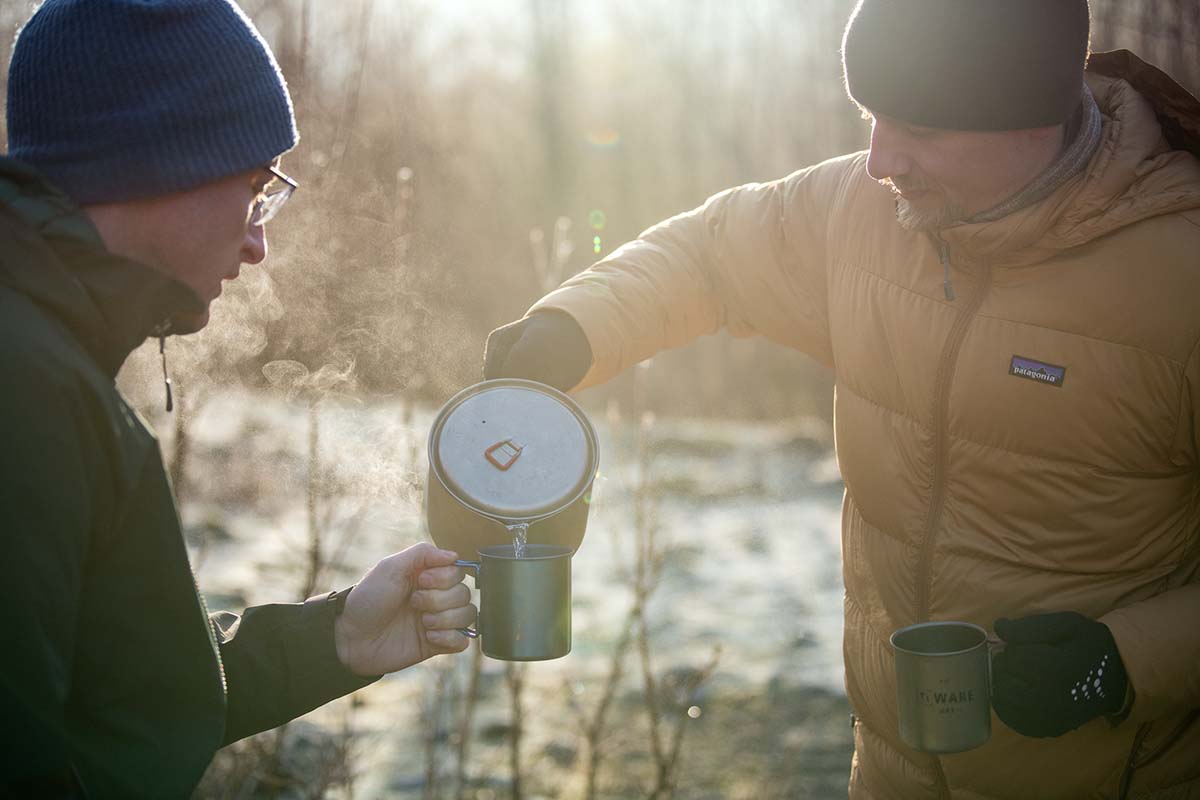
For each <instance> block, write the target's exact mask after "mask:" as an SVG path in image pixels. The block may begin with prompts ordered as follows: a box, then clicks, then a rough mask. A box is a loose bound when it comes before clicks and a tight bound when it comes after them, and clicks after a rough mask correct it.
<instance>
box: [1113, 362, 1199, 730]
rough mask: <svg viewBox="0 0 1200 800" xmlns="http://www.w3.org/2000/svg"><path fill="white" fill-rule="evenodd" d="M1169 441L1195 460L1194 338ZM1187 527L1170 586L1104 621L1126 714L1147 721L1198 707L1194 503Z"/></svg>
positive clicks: (1189, 460)
mask: <svg viewBox="0 0 1200 800" xmlns="http://www.w3.org/2000/svg"><path fill="white" fill-rule="evenodd" d="M1177 430H1178V432H1177V434H1176V441H1175V447H1176V452H1177V454H1178V456H1177V457H1178V459H1179V461H1180V463H1184V464H1190V465H1191V466H1192V467H1193V468H1197V467H1198V466H1200V341H1197V342H1196V344H1195V345H1194V346H1193V348H1192V352H1191V356H1190V358H1189V360H1188V364H1187V368H1186V370H1185V372H1184V380H1183V389H1182V402H1181V403H1180V412H1179V424H1178V426H1177ZM1190 520H1191V525H1192V526H1193V527H1192V531H1191V537H1190V540H1189V541H1188V543H1187V545H1186V547H1185V551H1184V556H1183V559H1182V561H1181V562H1180V564H1179V565H1178V566H1177V567H1176V569H1175V571H1174V572H1173V573H1172V577H1171V578H1169V579H1168V580H1169V585H1170V586H1171V587H1172V588H1170V589H1168V590H1167V591H1165V592H1163V593H1162V594H1159V595H1156V596H1154V597H1151V598H1149V599H1147V600H1143V601H1141V602H1139V603H1134V604H1133V605H1130V606H1127V607H1125V608H1118V609H1116V610H1115V611H1112V612H1110V613H1108V614H1106V615H1104V616H1103V617H1101V618H1100V621H1101V622H1103V623H1104V624H1106V625H1108V627H1109V630H1111V631H1112V634H1113V639H1114V640H1116V643H1117V649H1118V650H1119V651H1120V653H1121V660H1122V661H1123V662H1124V663H1125V669H1126V671H1127V672H1128V673H1129V680H1130V683H1131V684H1132V685H1133V692H1134V702H1133V706H1132V707H1131V708H1130V712H1129V713H1130V717H1131V718H1133V719H1134V720H1136V721H1138V722H1148V721H1150V720H1154V719H1158V718H1159V717H1163V716H1166V715H1168V714H1172V713H1177V712H1179V711H1181V710H1185V709H1195V708H1200V507H1197V505H1196V504H1195V503H1193V504H1192V508H1191V510H1190Z"/></svg>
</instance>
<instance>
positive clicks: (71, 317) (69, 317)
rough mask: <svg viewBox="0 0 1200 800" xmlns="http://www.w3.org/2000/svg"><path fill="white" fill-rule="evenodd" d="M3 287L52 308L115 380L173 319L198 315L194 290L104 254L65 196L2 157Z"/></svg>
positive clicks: (0, 257) (87, 222) (85, 221)
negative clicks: (127, 362) (149, 338)
mask: <svg viewBox="0 0 1200 800" xmlns="http://www.w3.org/2000/svg"><path fill="white" fill-rule="evenodd" d="M0 238H2V239H3V240H5V245H4V247H3V248H0V284H3V285H5V286H9V287H11V288H13V289H15V290H17V291H19V292H21V293H23V294H25V295H26V296H28V297H29V298H30V299H31V300H33V301H34V302H35V303H37V304H38V305H40V306H42V307H43V308H46V309H47V310H49V311H50V312H51V313H52V314H54V315H55V316H56V317H58V318H59V319H60V320H62V322H63V323H64V324H65V325H66V326H67V327H68V328H69V329H70V330H71V331H72V333H74V335H75V336H76V338H77V339H78V340H79V342H80V343H81V344H82V345H83V347H84V348H85V349H86V350H87V351H88V352H89V354H90V355H91V356H92V357H93V358H94V359H95V360H96V361H97V362H98V363H99V365H100V366H101V368H102V369H103V370H104V372H105V373H106V374H108V375H109V376H110V377H113V378H115V377H116V374H117V372H118V370H120V368H121V364H122V363H124V361H125V359H126V358H127V357H128V356H129V354H130V353H131V352H132V351H133V350H134V349H135V348H136V347H138V345H140V344H141V343H142V342H143V341H145V339H146V337H147V336H150V335H151V334H154V335H159V334H160V333H163V334H165V333H169V331H170V322H169V321H170V319H171V318H172V316H174V315H176V314H179V313H183V312H192V311H197V310H203V304H202V303H201V301H200V299H199V298H198V297H197V296H196V295H195V293H194V292H192V290H191V289H189V288H188V287H186V286H185V285H183V284H182V283H180V282H179V281H177V280H175V279H173V278H171V277H169V276H167V275H165V274H163V273H161V272H159V271H157V270H155V269H153V268H152V267H149V266H147V265H145V264H142V263H140V262H137V261H133V260H131V259H127V258H123V257H121V256H118V255H116V254H114V253H111V252H109V251H108V249H107V248H106V247H105V246H104V242H103V241H102V240H101V238H100V234H99V232H98V231H97V230H96V229H95V227H94V226H93V225H92V224H91V221H90V220H89V219H88V218H87V216H86V215H85V214H84V213H83V212H82V211H81V210H80V209H79V208H78V206H76V205H75V204H74V203H73V202H72V201H71V200H70V198H68V197H67V196H66V195H64V194H62V193H61V192H59V191H58V190H57V189H55V188H54V187H53V186H51V185H50V184H49V183H47V182H46V180H45V179H44V178H43V177H42V176H41V175H40V174H39V173H38V172H36V171H35V170H34V169H33V168H32V167H30V166H29V165H27V164H24V163H22V162H20V161H17V160H15V159H12V158H7V157H0Z"/></svg>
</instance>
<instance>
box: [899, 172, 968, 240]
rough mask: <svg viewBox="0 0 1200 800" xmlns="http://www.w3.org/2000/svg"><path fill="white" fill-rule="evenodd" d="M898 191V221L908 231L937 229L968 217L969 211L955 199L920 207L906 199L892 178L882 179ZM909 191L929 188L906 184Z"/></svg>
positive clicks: (921, 185)
mask: <svg viewBox="0 0 1200 800" xmlns="http://www.w3.org/2000/svg"><path fill="white" fill-rule="evenodd" d="M880 182H881V183H882V184H883V185H884V186H887V187H888V188H889V189H891V190H892V191H893V192H895V193H896V221H897V222H899V223H900V227H901V228H904V230H906V231H937V230H941V229H942V228H945V227H947V226H950V225H953V224H954V223H955V222H959V221H961V220H964V219H966V218H967V211H966V209H965V208H963V207H962V206H961V205H959V204H958V203H955V202H954V201H953V200H946V201H945V202H944V203H942V204H941V205H938V206H935V207H933V208H918V207H917V206H916V205H914V204H913V203H911V202H910V201H909V200H907V199H905V198H904V197H903V196H902V195H901V194H900V193H899V192H898V191H897V189H896V185H895V183H894V182H893V181H891V180H884V181H880ZM904 188H905V189H907V190H909V191H913V190H919V189H927V188H928V187H926V186H925V185H923V184H906V185H905V187H904Z"/></svg>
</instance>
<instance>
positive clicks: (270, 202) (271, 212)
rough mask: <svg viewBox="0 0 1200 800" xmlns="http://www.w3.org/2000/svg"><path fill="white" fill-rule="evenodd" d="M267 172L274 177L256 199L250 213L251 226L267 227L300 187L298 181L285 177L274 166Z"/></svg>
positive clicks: (267, 168) (268, 168)
mask: <svg viewBox="0 0 1200 800" xmlns="http://www.w3.org/2000/svg"><path fill="white" fill-rule="evenodd" d="M266 170H267V172H269V173H271V175H272V176H274V180H272V181H271V182H270V183H269V184H267V186H266V187H264V188H263V190H262V191H261V192H259V193H258V197H256V198H254V209H253V210H252V211H251V212H250V224H251V225H265V224H266V223H267V222H268V221H270V220H271V219H272V218H274V216H275V215H276V214H278V213H279V209H281V208H283V204H284V203H286V202H287V201H288V198H289V197H291V196H292V192H294V191H296V189H297V188H298V187H299V186H300V184H298V183H296V181H294V180H292V179H291V178H289V177H288V176H287V175H284V174H283V173H282V172H280V171H279V170H277V169H275V167H274V166H269V167H266Z"/></svg>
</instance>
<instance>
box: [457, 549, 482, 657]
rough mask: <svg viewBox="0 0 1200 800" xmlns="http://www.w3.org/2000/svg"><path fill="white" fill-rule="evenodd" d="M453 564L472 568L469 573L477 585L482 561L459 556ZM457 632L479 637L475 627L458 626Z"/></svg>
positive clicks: (472, 637) (468, 636) (470, 636)
mask: <svg viewBox="0 0 1200 800" xmlns="http://www.w3.org/2000/svg"><path fill="white" fill-rule="evenodd" d="M454 566H456V567H465V568H467V569H470V570H474V573H473V574H472V575H471V577H472V578H474V579H475V585H476V586H478V585H479V570H480V568H481V567H482V566H483V563H482V562H480V561H464V560H463V559H461V558H460V559H459V560H457V561H455V562H454ZM458 632H459V633H461V634H462V635H463V636H466V637H467V638H468V639H478V638H479V631H477V630H475V628H459V629H458Z"/></svg>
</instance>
